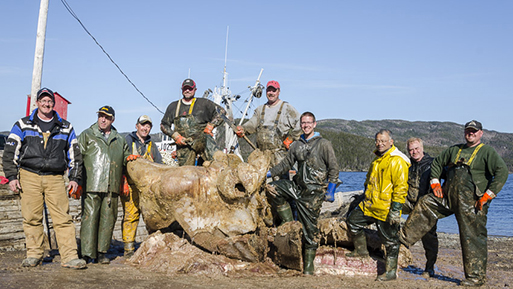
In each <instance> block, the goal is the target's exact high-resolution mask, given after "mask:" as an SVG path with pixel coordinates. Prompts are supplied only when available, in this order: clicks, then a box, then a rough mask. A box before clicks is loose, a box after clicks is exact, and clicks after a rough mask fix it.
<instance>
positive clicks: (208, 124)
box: [203, 123, 214, 136]
mask: <svg viewBox="0 0 513 289" xmlns="http://www.w3.org/2000/svg"><path fill="white" fill-rule="evenodd" d="M213 130H214V126H213V125H212V124H211V123H207V126H206V127H205V130H203V132H204V133H206V134H209V135H211V136H214V134H213V133H212V131H213Z"/></svg>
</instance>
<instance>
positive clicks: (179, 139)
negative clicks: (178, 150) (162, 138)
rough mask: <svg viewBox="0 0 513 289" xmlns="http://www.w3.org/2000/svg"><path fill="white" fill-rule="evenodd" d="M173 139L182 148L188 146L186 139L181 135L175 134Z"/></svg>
mask: <svg viewBox="0 0 513 289" xmlns="http://www.w3.org/2000/svg"><path fill="white" fill-rule="evenodd" d="M171 137H172V138H173V139H174V140H175V143H176V144H177V145H180V146H186V145H187V143H186V142H185V141H186V139H185V138H184V137H183V136H182V135H181V134H179V133H177V132H175V133H174V134H173V135H172V136H171Z"/></svg>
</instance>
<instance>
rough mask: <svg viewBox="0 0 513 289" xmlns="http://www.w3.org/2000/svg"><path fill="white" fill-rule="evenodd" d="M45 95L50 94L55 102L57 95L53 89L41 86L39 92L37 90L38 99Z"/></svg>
mask: <svg viewBox="0 0 513 289" xmlns="http://www.w3.org/2000/svg"><path fill="white" fill-rule="evenodd" d="M45 96H49V97H50V98H51V99H52V101H53V102H55V95H54V94H53V91H51V90H50V89H48V88H46V87H43V88H41V89H40V90H39V91H38V92H37V99H36V100H39V99H41V98H43V97H45Z"/></svg>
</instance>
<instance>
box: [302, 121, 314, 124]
mask: <svg viewBox="0 0 513 289" xmlns="http://www.w3.org/2000/svg"><path fill="white" fill-rule="evenodd" d="M313 123H314V122H313V121H302V122H301V125H304V124H313Z"/></svg>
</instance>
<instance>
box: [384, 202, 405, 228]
mask: <svg viewBox="0 0 513 289" xmlns="http://www.w3.org/2000/svg"><path fill="white" fill-rule="evenodd" d="M402 209H403V204H401V203H398V202H392V204H390V210H389V211H388V215H387V222H388V223H389V224H390V225H392V226H394V225H397V226H399V225H400V224H401V210H402Z"/></svg>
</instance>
